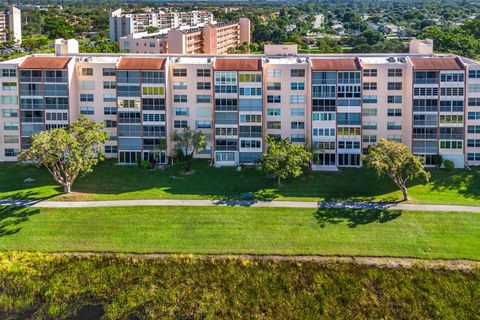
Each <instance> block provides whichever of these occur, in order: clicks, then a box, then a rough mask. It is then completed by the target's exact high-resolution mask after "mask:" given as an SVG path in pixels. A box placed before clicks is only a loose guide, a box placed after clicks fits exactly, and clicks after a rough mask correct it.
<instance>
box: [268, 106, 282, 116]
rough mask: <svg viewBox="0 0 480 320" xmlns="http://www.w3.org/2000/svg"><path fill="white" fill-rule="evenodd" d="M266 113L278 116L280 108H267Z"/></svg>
mask: <svg viewBox="0 0 480 320" xmlns="http://www.w3.org/2000/svg"><path fill="white" fill-rule="evenodd" d="M267 115H268V116H279V115H280V109H279V108H267Z"/></svg>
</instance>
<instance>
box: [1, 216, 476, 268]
mask: <svg viewBox="0 0 480 320" xmlns="http://www.w3.org/2000/svg"><path fill="white" fill-rule="evenodd" d="M0 210H1V211H0V219H1V220H0V250H26V251H48V252H51V251H112V252H173V253H200V254H203V253H251V254H320V255H367V256H409V257H420V258H469V259H480V250H479V249H478V248H480V214H476V213H451V212H408V211H405V212H400V211H388V210H357V211H349V210H319V211H316V210H315V209H284V208H248V207H115V208H82V209H73V208H69V209H37V208H28V209H20V208H13V207H3V208H0Z"/></svg>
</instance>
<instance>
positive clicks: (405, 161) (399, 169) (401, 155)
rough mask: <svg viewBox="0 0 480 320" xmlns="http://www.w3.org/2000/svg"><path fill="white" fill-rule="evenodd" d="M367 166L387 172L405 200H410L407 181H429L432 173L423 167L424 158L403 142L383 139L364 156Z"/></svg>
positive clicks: (379, 172)
mask: <svg viewBox="0 0 480 320" xmlns="http://www.w3.org/2000/svg"><path fill="white" fill-rule="evenodd" d="M363 160H364V161H365V163H366V165H367V167H369V168H373V169H374V170H375V171H376V172H377V174H378V175H379V176H380V175H384V174H386V175H387V176H388V177H389V178H390V179H392V180H393V182H394V183H395V184H396V185H397V187H398V188H399V189H400V190H401V191H402V193H403V200H404V201H406V200H408V193H407V182H408V181H409V180H413V179H421V180H424V181H428V180H429V179H430V173H428V172H427V171H425V169H424V167H423V159H422V158H421V157H417V156H415V155H413V154H412V153H411V152H410V151H409V150H408V148H407V146H405V145H404V144H402V143H399V142H395V141H391V140H386V139H381V140H380V141H379V142H378V144H376V145H374V146H371V147H370V148H369V150H368V151H367V153H366V155H364V156H363Z"/></svg>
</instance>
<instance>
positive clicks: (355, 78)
mask: <svg viewBox="0 0 480 320" xmlns="http://www.w3.org/2000/svg"><path fill="white" fill-rule="evenodd" d="M338 83H342V84H360V72H353V71H340V72H338Z"/></svg>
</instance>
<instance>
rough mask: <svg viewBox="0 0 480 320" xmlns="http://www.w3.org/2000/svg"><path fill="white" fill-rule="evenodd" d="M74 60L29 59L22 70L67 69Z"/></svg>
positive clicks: (58, 58) (23, 64)
mask: <svg viewBox="0 0 480 320" xmlns="http://www.w3.org/2000/svg"><path fill="white" fill-rule="evenodd" d="M71 59H72V58H66V57H27V58H25V60H23V62H22V64H20V66H19V68H20V69H65V68H66V67H67V64H68V63H69V62H70V60H71Z"/></svg>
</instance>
